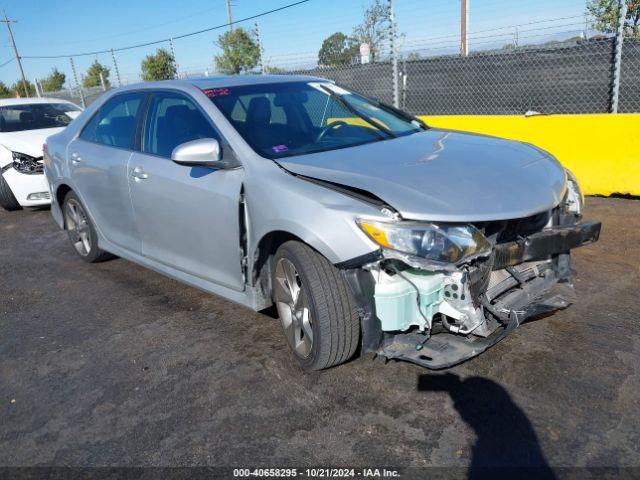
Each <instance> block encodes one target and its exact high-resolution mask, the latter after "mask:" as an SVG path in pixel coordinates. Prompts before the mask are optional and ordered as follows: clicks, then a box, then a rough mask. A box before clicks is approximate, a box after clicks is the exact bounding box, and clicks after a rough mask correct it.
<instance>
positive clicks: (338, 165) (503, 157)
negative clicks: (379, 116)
mask: <svg viewBox="0 0 640 480" xmlns="http://www.w3.org/2000/svg"><path fill="white" fill-rule="evenodd" d="M277 162H278V163H279V164H280V165H281V166H282V167H284V168H285V169H287V170H289V171H290V172H293V173H296V174H299V175H304V176H307V177H312V178H316V179H320V180H325V181H329V182H334V183H338V184H342V185H347V186H351V187H355V188H358V189H361V190H366V191H368V192H370V193H372V194H374V195H376V196H377V197H379V198H381V199H382V200H384V201H385V202H387V203H388V204H389V205H390V206H391V207H393V208H395V209H396V210H397V211H399V212H400V214H401V215H402V216H403V217H404V218H406V219H415V220H432V221H448V222H470V221H489V220H504V219H513V218H522V217H527V216H530V215H533V214H536V213H539V212H542V211H544V210H549V209H551V208H553V207H555V206H556V205H557V204H558V203H559V202H560V201H561V199H562V196H563V195H564V191H565V184H566V175H565V172H564V168H563V167H562V166H561V165H560V163H559V162H558V161H557V160H556V159H555V158H553V157H552V156H551V155H549V154H548V153H545V152H544V151H542V150H540V149H538V148H536V147H534V146H532V145H529V144H525V143H521V142H515V141H511V140H504V139H500V138H494V137H488V136H484V135H475V134H468V133H462V132H455V131H447V130H438V129H430V130H428V131H426V132H421V133H416V134H413V135H409V136H407V137H401V138H396V139H392V140H386V141H381V142H377V143H370V144H367V145H361V146H358V147H352V148H344V149H339V150H333V151H328V152H321V153H314V154H309V155H300V156H296V157H290V158H283V159H281V160H277Z"/></svg>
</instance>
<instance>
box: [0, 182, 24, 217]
mask: <svg viewBox="0 0 640 480" xmlns="http://www.w3.org/2000/svg"><path fill="white" fill-rule="evenodd" d="M0 207H2V208H4V209H5V210H6V211H8V212H12V211H14V210H21V209H22V206H21V205H20V204H19V203H18V200H16V197H15V195H14V194H13V192H12V191H11V187H9V184H8V183H7V181H6V180H5V179H4V177H3V176H2V173H0Z"/></svg>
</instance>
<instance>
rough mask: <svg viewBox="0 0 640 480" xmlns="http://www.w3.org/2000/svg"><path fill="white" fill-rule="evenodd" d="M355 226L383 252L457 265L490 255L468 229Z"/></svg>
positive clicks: (421, 225) (483, 240) (392, 224)
mask: <svg viewBox="0 0 640 480" xmlns="http://www.w3.org/2000/svg"><path fill="white" fill-rule="evenodd" d="M357 223H358V226H359V227H360V228H361V229H362V230H363V231H364V232H365V233H366V234H367V235H368V236H369V238H371V239H372V240H373V241H374V242H376V243H377V244H378V245H380V246H381V247H384V248H389V249H392V250H398V251H400V252H404V253H408V254H411V255H416V256H419V257H423V258H426V259H428V260H432V261H435V262H440V263H454V264H455V263H459V262H460V261H462V260H468V259H470V258H471V257H476V256H487V255H489V254H490V253H491V248H492V246H491V243H489V240H487V238H486V237H485V236H484V235H483V234H482V233H481V232H480V231H479V230H478V229H476V228H475V227H473V226H472V225H460V224H450V225H446V224H434V223H417V222H377V221H372V220H366V219H358V220H357Z"/></svg>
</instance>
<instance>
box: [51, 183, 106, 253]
mask: <svg viewBox="0 0 640 480" xmlns="http://www.w3.org/2000/svg"><path fill="white" fill-rule="evenodd" d="M62 214H63V216H64V225H65V229H66V230H67V234H68V235H69V241H70V242H71V245H72V246H73V249H74V251H75V252H76V253H77V254H78V256H79V257H80V258H82V260H84V261H85V262H88V263H97V262H103V261H105V260H108V259H109V258H111V257H112V255H111V254H110V253H108V252H105V251H104V250H101V249H100V248H99V247H98V234H97V233H96V229H95V226H94V225H93V222H92V221H91V218H90V217H89V215H88V214H87V211H86V209H85V208H84V205H82V202H81V201H80V199H79V198H78V196H77V195H76V194H75V193H74V192H69V193H67V195H66V196H65V197H64V202H63V204H62Z"/></svg>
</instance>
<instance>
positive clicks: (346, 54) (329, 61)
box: [318, 32, 359, 67]
mask: <svg viewBox="0 0 640 480" xmlns="http://www.w3.org/2000/svg"><path fill="white" fill-rule="evenodd" d="M358 51H359V45H358V41H357V40H356V39H355V38H353V37H347V36H346V35H345V34H344V33H342V32H336V33H334V34H333V35H331V36H329V37H327V38H325V39H324V41H323V42H322V47H321V48H320V51H319V52H318V65H325V66H332V67H333V66H338V65H349V64H351V63H353V62H354V60H357V58H358V54H359V52H358Z"/></svg>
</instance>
